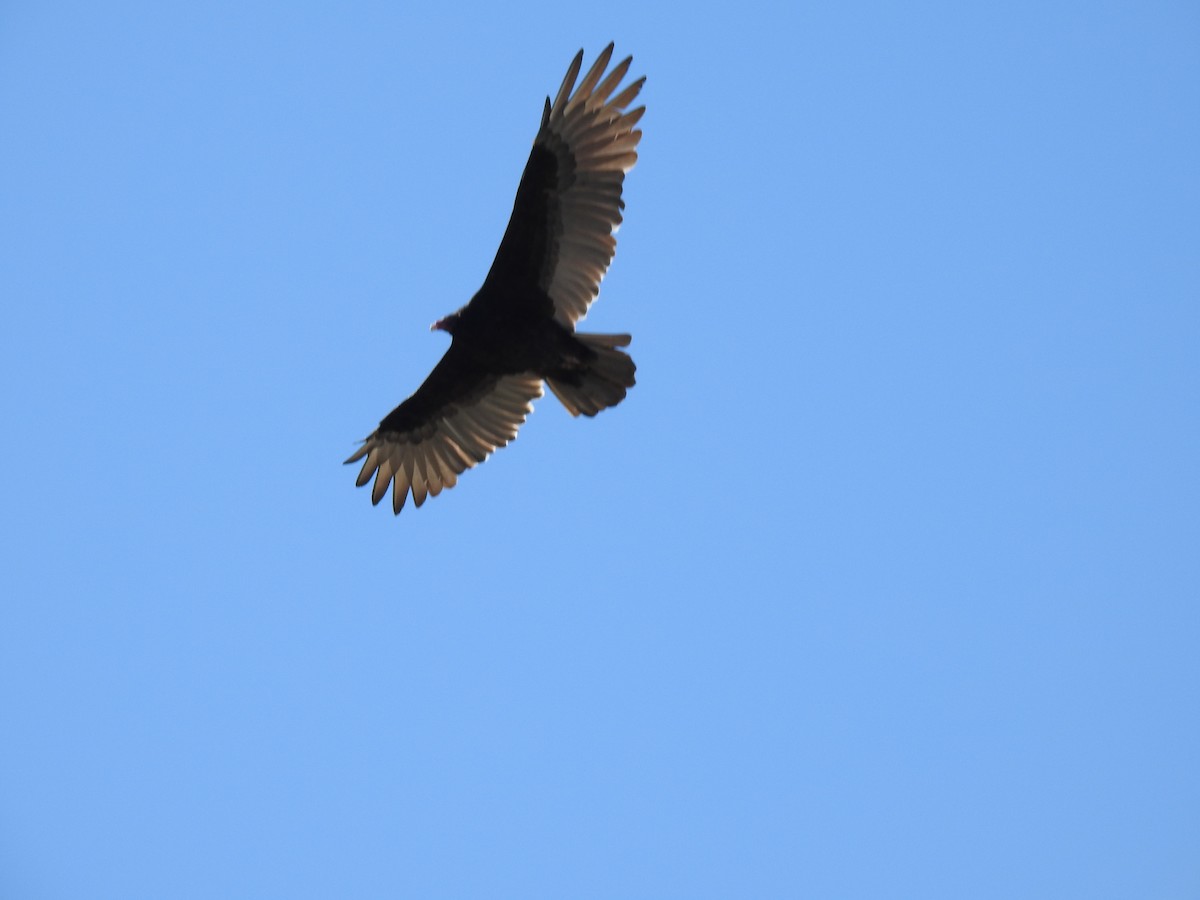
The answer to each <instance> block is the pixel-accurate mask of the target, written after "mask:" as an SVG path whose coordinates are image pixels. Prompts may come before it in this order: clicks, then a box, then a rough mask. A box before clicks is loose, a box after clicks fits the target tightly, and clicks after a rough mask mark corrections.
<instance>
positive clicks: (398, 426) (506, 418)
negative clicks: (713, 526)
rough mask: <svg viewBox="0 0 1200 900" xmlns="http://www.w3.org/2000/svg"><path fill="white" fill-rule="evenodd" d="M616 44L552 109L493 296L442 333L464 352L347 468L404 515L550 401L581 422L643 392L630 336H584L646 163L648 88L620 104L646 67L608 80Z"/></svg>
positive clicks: (451, 354)
mask: <svg viewBox="0 0 1200 900" xmlns="http://www.w3.org/2000/svg"><path fill="white" fill-rule="evenodd" d="M612 49H613V47H612V45H611V44H610V45H609V46H608V47H607V48H606V49H605V50H604V52H603V53H601V54H600V57H599V58H598V59H597V60H596V63H595V64H594V65H593V66H592V67H591V69H589V70H588V73H587V74H586V75H585V76H584V78H583V81H582V82H581V83H580V85H579V87H578V89H577V90H575V92H574V94H572V93H571V90H572V88H573V87H574V84H575V80H576V78H577V77H578V74H579V69H580V65H581V63H582V59H583V51H580V52H579V54H578V55H576V57H575V59H574V60H573V61H572V63H571V66H570V68H569V69H568V71H567V76H566V78H564V80H563V84H562V87H561V88H560V89H559V92H558V95H557V96H556V98H555V100H554V102H553V103H551V101H550V99H549V98H547V99H546V104H545V108H544V110H543V113H542V122H541V127H540V128H539V130H538V134H537V137H536V138H535V139H534V145H533V149H532V151H531V152H530V156H529V161H528V162H527V163H526V166H525V171H524V174H523V175H522V176H521V183H520V186H519V187H518V188H517V196H516V200H515V202H514V204H513V212H512V216H511V218H510V220H509V224H508V228H507V229H506V231H505V233H504V238H503V240H502V241H501V242H500V248H499V250H498V251H497V252H496V258H495V260H494V261H493V263H492V267H491V269H490V270H489V272H488V275H487V278H486V279H485V280H484V283H483V286H482V287H481V288H480V289H479V291H478V292H476V294H475V296H474V297H473V298H472V299H471V301H470V302H469V303H468V304H467V305H466V306H464V307H462V309H460V310H458V311H457V312H455V313H452V314H451V315H449V316H447V317H445V318H444V319H441V320H440V321H438V322H436V323H434V325H433V328H434V329H437V330H442V331H446V332H449V334H450V335H451V338H452V340H451V344H450V349H449V350H447V351H446V354H445V355H444V356H443V357H442V359H441V361H440V362H438V364H437V365H436V366H435V367H434V369H433V371H432V372H430V374H429V377H428V378H426V379H425V381H424V383H423V384H422V385H421V387H420V388H419V389H418V390H417V391H416V393H414V394H413V395H412V396H411V397H409V398H408V399H407V400H405V401H404V402H403V403H401V404H400V405H399V406H397V407H396V408H395V409H394V410H392V412H390V413H389V414H388V415H387V416H386V417H384V419H383V420H382V421H381V422H380V423H379V427H378V428H377V429H376V430H375V431H374V432H373V433H372V434H371V436H370V437H368V438H367V439H366V441H364V443H363V445H362V447H360V448H359V449H358V451H357V452H356V453H355V454H354V455H353V456H351V457H350V459H348V460H347V462H348V463H349V462H355V461H357V460H359V459H364V458H365V461H364V463H363V467H362V470H361V471H360V473H359V477H358V484H359V485H364V484H366V483H367V482H368V481H370V480H371V478H372V477H374V479H375V484H374V486H373V488H372V492H371V499H372V501H373V502H375V503H378V502H379V501H380V500H381V499H382V498H383V496H384V495H385V494H386V493H387V491H388V488H389V487H391V488H392V507H393V510H394V511H395V512H396V513H399V512H400V510H401V508H402V507H403V506H404V503H405V500H406V498H407V497H408V496H409V494H410V493H411V495H412V497H413V500H414V503H415V504H416V505H417V506H420V505H421V504H422V503H423V502H424V501H425V499H426V497H428V496H430V495H436V494H438V493H440V492H441V490H442V489H443V488H445V487H452V486H453V485H454V484H455V482H456V481H457V476H458V475H459V474H460V473H461V472H462V471H464V470H465V469H467V468H470V467H471V466H474V465H476V464H478V463H480V462H482V461H483V460H484V459H486V458H487V456H488V455H489V454H490V453H491V452H492V451H493V450H495V449H496V448H498V447H502V446H504V445H505V444H507V443H508V442H509V441H511V440H512V439H513V438H514V437H515V436H516V432H517V428H518V427H519V426H520V425H521V423H522V422H523V421H524V420H525V417H526V416H527V415H528V414H529V412H530V411H531V409H532V407H531V405H530V404H531V402H532V401H533V400H534V399H536V398H537V397H540V396H541V394H542V383H543V382H545V383H547V384H549V386H550V389H551V390H552V391H553V392H554V394H555V395H556V396H557V397H558V398H559V400H560V401H561V402H562V403H563V405H564V406H565V407H566V408H567V410H568V411H569V412H570V413H571V414H572V415H580V414H583V415H587V416H594V415H595V414H596V413H598V412H599V411H600V410H602V409H606V408H608V407H610V406H615V405H616V404H617V403H619V402H620V401H621V400H622V399H624V397H625V395H626V392H627V390H628V389H629V388H630V387H632V386H633V385H634V372H635V368H636V367H635V366H634V364H633V360H632V359H631V358H630V357H629V356H628V355H627V354H625V353H624V352H622V351H621V350H620V349H618V348H620V347H624V346H627V345H628V344H629V342H630V340H631V338H630V336H629V335H627V334H583V333H578V332H576V331H575V323H576V322H577V321H578V320H579V319H581V318H582V317H583V316H584V314H585V313H586V311H587V308H588V306H589V304H590V303H591V302H592V300H594V299H595V297H596V295H597V294H598V292H599V287H600V280H601V279H602V278H603V277H604V273H605V271H606V270H607V268H608V265H609V263H610V262H611V260H612V257H613V254H614V252H615V249H616V240H615V232H616V228H617V226H618V225H619V224H620V222H621V212H620V211H621V209H622V208H623V207H624V203H623V201H622V200H621V189H622V185H623V182H624V177H625V172H627V171H628V170H629V169H630V168H632V166H633V163H634V162H635V161H636V159H637V153H636V150H635V148H636V146H637V144H638V141H639V140H640V139H641V132H640V131H638V130H636V129H634V127H633V126H634V125H635V124H636V123H637V122H638V120H639V119H640V118H641V116H642V114H643V113H644V112H645V108H644V107H639V108H637V109H634V110H630V111H626V107H627V106H628V104H629V103H630V102H631V101H632V100H633V99H634V98H635V97H636V96H637V94H638V92H639V91H640V89H641V86H642V83H643V81H644V79H639V80H638V81H635V82H634V83H632V84H631V85H629V86H628V87H626V88H625V89H624V90H623V91H621V92H620V93H619V94H618V95H617V96H616V97H613V98H612V99H609V96H610V95H611V94H612V92H613V90H614V89H615V88H616V86H617V85H618V84H619V82H620V80H621V79H622V78H623V77H624V76H625V73H626V71H627V70H628V68H629V64H630V62H631V61H632V60H631V59H629V58H627V59H625V60H624V61H622V62H621V63H619V64H617V66H615V67H614V68H613V70H612V71H611V72H610V73H609V74H608V75H607V76H606V77H604V78H603V80H601V76H602V75H604V70H605V68H606V67H607V65H608V62H609V59H610V58H611V55H612Z"/></svg>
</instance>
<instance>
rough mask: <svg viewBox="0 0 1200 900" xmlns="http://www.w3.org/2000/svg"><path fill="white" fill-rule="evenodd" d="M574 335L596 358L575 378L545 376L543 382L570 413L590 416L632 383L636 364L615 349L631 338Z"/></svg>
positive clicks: (619, 398) (616, 399) (619, 396)
mask: <svg viewBox="0 0 1200 900" xmlns="http://www.w3.org/2000/svg"><path fill="white" fill-rule="evenodd" d="M575 337H576V339H577V340H579V341H580V342H582V343H583V344H584V346H586V347H587V348H588V349H589V350H591V351H592V352H593V353H595V354H596V358H595V359H593V360H592V361H591V362H590V363H589V364H588V367H587V369H586V370H584V372H583V373H582V374H581V375H579V376H578V378H572V379H571V380H570V381H565V380H562V379H557V378H547V379H546V383H547V384H548V385H550V390H552V391H554V396H555V397H557V398H558V399H559V400H560V401H561V402H562V405H563V406H565V407H566V408H567V412H569V413H570V414H571V415H573V416H577V415H579V414H580V413H582V414H583V415H585V416H594V415H595V414H596V413H598V412H600V410H602V409H607V408H608V407H610V406H616V405H617V404H618V403H620V402H621V401H622V400H624V399H625V394H626V392H627V391H628V389H629V388H631V387H633V385H634V380H633V373H634V372H635V371H637V366H635V365H634V364H633V360H632V359H631V358H630V357H629V355H628V354H627V353H623V352H622V351H620V350H618V349H616V348H617V347H627V346H629V342H630V341H632V340H633V338H632V337H631V336H630V335H628V334H578V333H576V335H575Z"/></svg>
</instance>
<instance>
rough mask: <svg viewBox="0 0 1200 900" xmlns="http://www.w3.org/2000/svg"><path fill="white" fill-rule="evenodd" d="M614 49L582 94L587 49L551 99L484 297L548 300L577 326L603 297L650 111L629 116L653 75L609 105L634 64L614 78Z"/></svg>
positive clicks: (561, 319) (641, 109)
mask: <svg viewBox="0 0 1200 900" xmlns="http://www.w3.org/2000/svg"><path fill="white" fill-rule="evenodd" d="M612 51H613V45H612V44H609V45H608V46H607V47H606V48H605V49H604V52H603V53H601V54H600V56H599V58H598V59H597V60H596V62H595V63H594V64H593V65H592V67H591V68H590V69H589V70H588V72H587V74H586V75H584V76H583V81H581V82H580V83H579V87H578V88H576V89H575V92H574V93H573V94H572V93H571V90H572V88H574V86H575V79H576V77H577V76H578V75H579V68H580V65H581V64H582V62H583V51H582V50H580V51H579V53H578V54H577V55H576V56H575V59H574V60H573V61H572V62H571V65H570V68H568V69H567V75H566V78H564V79H563V83H562V87H560V88H559V89H558V94H557V96H556V97H555V99H554V102H553V104H551V102H550V98H549V97H547V98H546V107H545V111H544V112H543V113H542V126H541V128H540V129H539V131H538V134H537V137H536V138H535V139H534V142H533V150H532V152H531V153H530V154H529V162H527V163H526V164H525V172H524V174H522V176H521V184H520V186H519V187H518V188H517V199H516V202H515V203H514V204H513V212H512V218H511V219H509V222H508V229H507V230H506V231H505V232H504V239H503V240H502V241H501V242H500V249H499V250H498V251H497V252H496V259H495V260H494V261H493V262H492V268H491V270H490V271H489V272H488V276H487V279H486V281H485V282H484V287H483V289H482V290H481V291H480V295H481V297H480V299H483V298H484V297H488V298H492V297H505V298H507V302H521V301H523V302H529V303H534V302H537V300H538V298H539V297H545V296H547V295H548V296H549V297H550V299H551V301H553V309H549V310H544V312H546V313H547V314H552V315H553V316H554V317H555V318H556V319H557V320H558V321H559V322H561V323H562V324H563V325H565V326H567V327H568V328H570V327H573V326H574V324H575V323H576V322H577V321H579V320H580V319H581V318H583V316H584V315H585V314H586V313H587V308H588V306H589V305H590V304H591V302H592V301H593V300H594V299H595V298H596V295H597V294H599V292H600V280H601V279H602V278H603V277H604V273H605V272H606V271H607V270H608V266H609V263H611V262H612V258H613V254H614V253H615V252H616V249H617V241H616V230H617V227H618V226H619V225H620V224H621V210H622V209H624V207H625V204H624V202H623V201H622V200H621V186H622V184H623V183H624V181H625V173H626V172H628V171H629V170H630V169H632V168H633V164H634V163H635V162H637V145H638V141H640V140H641V139H642V133H641V131H639V130H637V129H635V128H634V125H636V124H637V122H638V120H639V119H641V117H642V114H643V113H644V112H645V111H646V108H645V107H644V106H639V107H638V108H637V109H633V110H629V111H628V112H627V111H626V108H627V107H628V106H629V104H630V103H632V102H633V100H634V98H635V97H637V95H638V92H639V91H641V89H642V84H643V83H644V82H645V80H646V79H645V78H639V79H638V80H637V81H634V82H633V83H632V84H630V85H629V86H628V87H626V88H625V89H624V90H623V91H621V92H620V93H619V94H617V95H616V96H615V97H612V99H609V97H610V95H611V94H612V92H613V90H614V89H615V88H616V87H617V85H618V84H619V83H620V82H621V79H622V78H624V77H625V73H626V72H627V71H628V70H629V64H630V63H631V62H633V57H627V58H626V59H624V60H623V61H622V62H619V63H617V65H616V66H615V67H614V68H613V70H612V71H611V72H609V73H608V75H607V76H604V70H605V69H606V68H607V67H608V62H609V59H610V58H611V57H612ZM602 76H603V80H601V78H602ZM530 286H535V287H536V288H537V290H536V291H530V290H529V289H528V288H529V287H530ZM517 298H521V301H518V299H517ZM543 302H544V301H543Z"/></svg>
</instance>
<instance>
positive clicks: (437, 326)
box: [429, 319, 446, 331]
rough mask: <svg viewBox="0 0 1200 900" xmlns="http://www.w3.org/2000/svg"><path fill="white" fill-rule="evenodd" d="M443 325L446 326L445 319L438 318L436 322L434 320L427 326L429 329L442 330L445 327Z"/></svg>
mask: <svg viewBox="0 0 1200 900" xmlns="http://www.w3.org/2000/svg"><path fill="white" fill-rule="evenodd" d="M445 327H446V326H445V320H444V319H438V320H437V321H436V322H434V323H433V324H432V325H430V326H429V330H430V331H442V330H444V329H445Z"/></svg>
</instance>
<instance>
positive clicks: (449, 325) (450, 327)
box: [429, 309, 462, 335]
mask: <svg viewBox="0 0 1200 900" xmlns="http://www.w3.org/2000/svg"><path fill="white" fill-rule="evenodd" d="M461 316H462V310H461V309H460V310H459V311H458V312H456V313H451V314H450V315H448V316H446V317H445V318H443V319H438V320H437V321H436V322H434V323H433V324H432V325H430V326H429V330H430V331H445V332H447V333H449V334H450V335H453V334H454V329H455V327H457V325H458V320H459V318H460V317H461Z"/></svg>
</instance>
